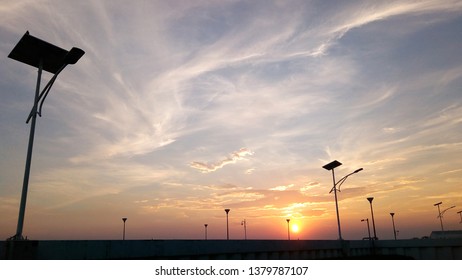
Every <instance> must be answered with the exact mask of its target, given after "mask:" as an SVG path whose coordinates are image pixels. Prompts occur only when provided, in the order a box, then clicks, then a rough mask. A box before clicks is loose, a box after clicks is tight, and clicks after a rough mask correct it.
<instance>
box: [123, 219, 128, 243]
mask: <svg viewBox="0 0 462 280" xmlns="http://www.w3.org/2000/svg"><path fill="white" fill-rule="evenodd" d="M122 221H123V222H124V233H123V236H122V240H125V222H126V221H127V218H122Z"/></svg>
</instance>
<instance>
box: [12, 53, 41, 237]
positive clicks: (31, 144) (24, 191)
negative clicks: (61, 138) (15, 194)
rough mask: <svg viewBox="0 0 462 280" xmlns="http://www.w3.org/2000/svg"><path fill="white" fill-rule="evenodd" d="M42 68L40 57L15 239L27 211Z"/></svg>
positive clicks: (18, 234) (19, 235)
mask: <svg viewBox="0 0 462 280" xmlns="http://www.w3.org/2000/svg"><path fill="white" fill-rule="evenodd" d="M42 68H43V61H42V59H40V62H39V67H38V74H37V86H36V88H35V99H34V107H33V109H32V110H33V112H34V114H33V116H32V123H31V125H30V133H29V145H28V148H27V158H26V167H25V170H24V181H23V185H22V193H21V204H20V206H19V216H18V227H17V229H16V235H15V236H14V239H16V240H22V239H23V236H22V230H23V226H24V216H25V213H26V201H27V190H28V188H29V175H30V167H31V162H32V149H33V147H34V135H35V123H36V120H37V103H38V99H39V94H40V81H41V79H42Z"/></svg>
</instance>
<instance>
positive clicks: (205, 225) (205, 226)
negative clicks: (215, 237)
mask: <svg viewBox="0 0 462 280" xmlns="http://www.w3.org/2000/svg"><path fill="white" fill-rule="evenodd" d="M207 226H208V224H204V228H205V240H207Z"/></svg>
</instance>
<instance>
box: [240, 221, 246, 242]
mask: <svg viewBox="0 0 462 280" xmlns="http://www.w3.org/2000/svg"><path fill="white" fill-rule="evenodd" d="M241 226H244V240H247V222H246V221H245V219H244V220H243V221H242V222H241Z"/></svg>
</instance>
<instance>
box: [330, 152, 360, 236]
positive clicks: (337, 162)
mask: <svg viewBox="0 0 462 280" xmlns="http://www.w3.org/2000/svg"><path fill="white" fill-rule="evenodd" d="M340 165H342V163H341V162H339V161H337V160H334V161H333V162H330V163H328V164H326V165H324V166H323V167H322V168H324V169H326V170H332V181H333V187H332V189H331V190H330V192H329V193H331V192H332V191H333V192H334V197H335V210H336V212H337V224H338V237H339V239H340V240H342V239H343V238H342V230H341V227H340V215H339V211H338V200H337V191H339V192H340V186H341V185H342V184H343V183H344V182H345V181H346V179H347V178H348V177H349V176H351V175H353V174H355V173H358V172H359V171H361V170H363V169H362V168H359V169H357V170H355V171H353V172H351V173H350V174H347V175H346V176H344V177H343V178H342V179H340V180H338V182H336V181H335V173H334V168H336V167H338V166H340ZM337 186H338V188H337Z"/></svg>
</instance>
